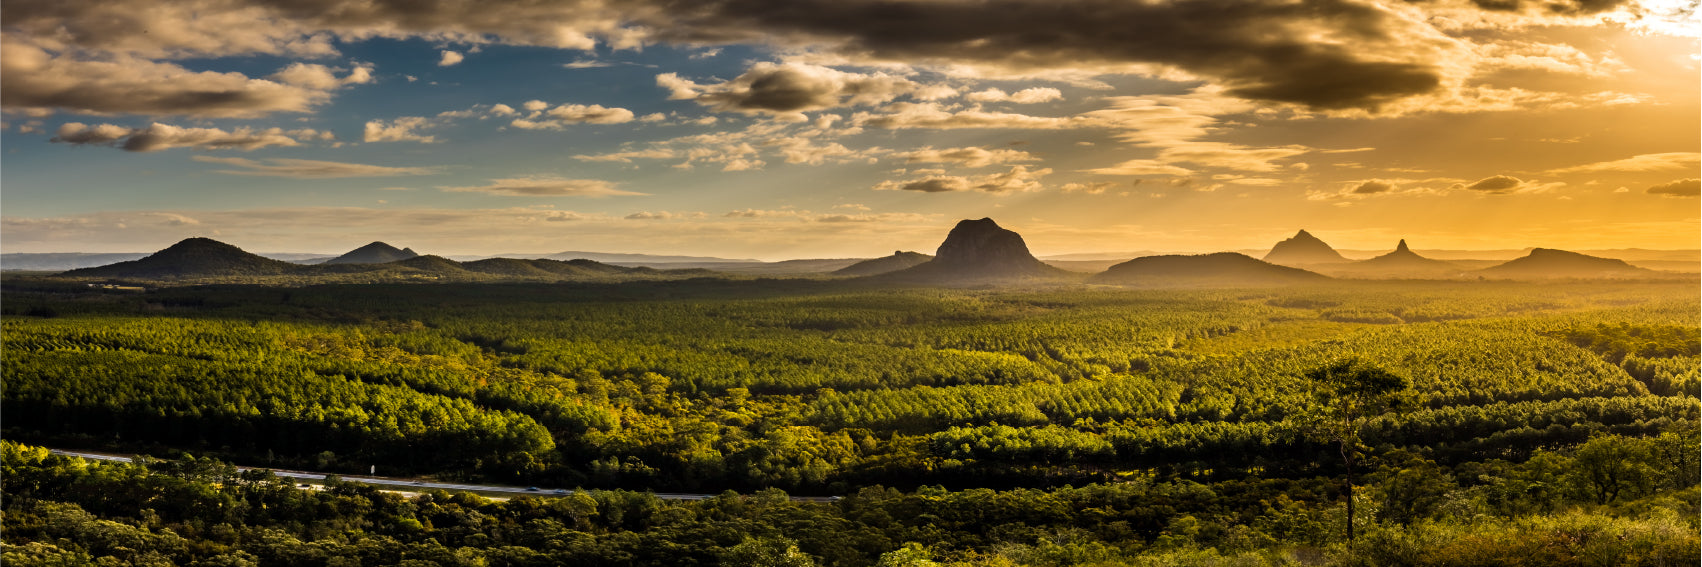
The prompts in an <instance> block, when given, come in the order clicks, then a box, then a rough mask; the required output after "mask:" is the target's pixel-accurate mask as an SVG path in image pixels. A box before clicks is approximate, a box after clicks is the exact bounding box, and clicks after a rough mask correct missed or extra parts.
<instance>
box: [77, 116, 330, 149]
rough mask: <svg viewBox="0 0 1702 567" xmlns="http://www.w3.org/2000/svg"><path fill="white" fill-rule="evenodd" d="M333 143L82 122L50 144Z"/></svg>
mask: <svg viewBox="0 0 1702 567" xmlns="http://www.w3.org/2000/svg"><path fill="white" fill-rule="evenodd" d="M331 139H333V137H332V135H331V133H330V132H321V131H318V130H313V129H309V128H303V129H300V130H287V131H286V130H284V129H282V128H268V129H265V130H254V129H252V128H238V129H235V130H229V131H227V130H220V129H218V128H183V127H178V126H172V125H170V124H159V123H154V124H150V125H148V127H147V128H126V127H123V126H117V125H114V124H100V125H96V126H90V125H87V124H83V123H81V122H67V123H65V124H63V125H61V126H60V127H59V134H58V135H57V136H54V137H53V138H52V139H51V140H50V141H52V142H54V143H59V144H71V145H77V146H82V145H96V146H112V147H117V148H122V149H124V150H125V151H130V152H157V151H160V150H168V149H172V148H195V149H200V150H257V149H260V148H265V147H271V146H283V147H291V146H298V145H301V141H306V140H331Z"/></svg>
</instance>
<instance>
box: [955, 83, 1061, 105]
mask: <svg viewBox="0 0 1702 567" xmlns="http://www.w3.org/2000/svg"><path fill="white" fill-rule="evenodd" d="M963 98H965V99H967V100H969V101H970V102H1014V103H1018V104H1035V103H1040V102H1052V101H1054V100H1064V93H1063V91H1060V90H1058V89H1054V88H1051V87H1034V88H1029V89H1023V90H1020V91H1017V92H1016V93H1015V94H1010V93H1006V92H1005V91H1003V90H1000V89H987V90H984V91H979V92H973V93H969V94H966V95H963Z"/></svg>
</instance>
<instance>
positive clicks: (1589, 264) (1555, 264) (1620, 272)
mask: <svg viewBox="0 0 1702 567" xmlns="http://www.w3.org/2000/svg"><path fill="white" fill-rule="evenodd" d="M1476 273H1477V274H1478V275H1482V276H1484V277H1495V278H1514V279H1556V278H1592V279H1595V278H1609V279H1634V278H1651V277H1659V276H1661V275H1663V274H1662V273H1661V272H1657V271H1654V270H1649V269H1645V268H1639V267H1636V266H1632V265H1631V264H1627V263H1625V261H1624V260H1616V259H1613V258H1600V257H1596V256H1590V255H1587V254H1579V253H1577V252H1568V251H1565V250H1552V249H1548V248H1537V249H1534V250H1531V253H1530V254H1529V255H1526V256H1525V257H1523V258H1517V259H1514V260H1511V261H1508V262H1507V263H1505V264H1501V265H1499V266H1493V267H1490V268H1485V269H1482V270H1478V271H1477V272H1476Z"/></svg>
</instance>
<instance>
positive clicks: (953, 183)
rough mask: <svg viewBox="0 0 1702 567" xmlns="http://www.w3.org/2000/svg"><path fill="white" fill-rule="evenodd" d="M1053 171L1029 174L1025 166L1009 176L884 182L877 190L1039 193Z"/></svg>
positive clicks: (877, 186) (949, 176)
mask: <svg viewBox="0 0 1702 567" xmlns="http://www.w3.org/2000/svg"><path fill="white" fill-rule="evenodd" d="M1051 173H1052V170H1051V169H1038V170H1032V171H1031V170H1029V169H1028V168H1027V167H1025V166H1021V165H1018V166H1015V167H1012V168H1011V170H1010V171H1008V172H1005V173H992V174H987V175H974V176H957V175H928V176H925V177H920V178H915V179H910V180H907V181H883V182H881V183H880V184H879V185H876V186H875V189H876V190H882V191H894V190H896V191H920V192H923V193H947V192H958V191H981V192H984V193H1016V192H1024V191H1039V190H1041V189H1044V187H1043V186H1042V185H1041V184H1040V178H1041V177H1043V176H1046V175H1048V174H1051Z"/></svg>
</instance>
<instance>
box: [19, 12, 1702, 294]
mask: <svg viewBox="0 0 1702 567" xmlns="http://www.w3.org/2000/svg"><path fill="white" fill-rule="evenodd" d="M0 11H3V12H4V13H5V19H4V20H3V22H0V24H3V25H0V113H3V124H0V126H3V128H0V250H3V251H5V252H145V251H152V250H157V249H160V248H163V247H165V246H168V245H170V244H171V243H173V242H176V241H178V240H181V239H183V238H188V237H193V236H205V237H210V238H215V239H218V240H221V241H224V242H228V243H231V244H234V245H237V246H239V247H242V248H244V249H247V250H250V251H257V252H318V253H340V252H344V251H347V250H350V249H353V248H355V247H358V246H360V245H363V244H366V243H368V242H372V241H380V240H381V241H385V242H388V243H390V244H393V245H395V246H398V247H403V246H406V247H411V248H413V249H415V250H418V251H420V252H422V253H433V254H443V255H472V254H547V253H555V252H562V251H595V252H635V253H652V254H689V255H704V256H719V257H728V258H758V259H765V260H779V259H789V258H823V257H874V256H882V255H886V254H889V253H891V252H892V251H894V250H914V251H921V252H927V253H931V252H932V251H933V249H934V248H935V247H937V246H938V245H939V242H940V241H941V240H942V239H943V238H944V235H945V233H946V232H947V231H948V230H949V229H950V227H951V226H952V225H953V224H955V223H956V222H957V221H958V220H961V219H973V218H981V217H990V218H993V219H994V220H996V221H997V222H998V223H999V224H1000V225H1001V226H1004V227H1005V228H1009V229H1012V230H1015V231H1017V232H1019V233H1021V234H1022V235H1023V236H1024V238H1025V239H1026V240H1027V242H1028V245H1029V248H1030V249H1031V250H1032V251H1034V252H1035V253H1036V254H1038V255H1050V254H1070V253H1085V252H1113V253H1114V252H1119V251H1165V252H1193V253H1203V252H1212V251H1219V250H1233V249H1258V248H1268V247H1269V246H1271V245H1272V244H1274V243H1275V242H1276V241H1278V240H1281V239H1283V238H1286V237H1288V236H1291V235H1293V234H1294V233H1295V232H1296V231H1297V230H1300V229H1306V230H1307V231H1308V232H1311V233H1312V234H1314V235H1317V236H1318V237H1320V238H1322V239H1324V240H1325V241H1327V242H1329V243H1330V244H1332V245H1333V246H1335V247H1337V248H1343V249H1359V250H1386V249H1392V248H1394V245H1395V242H1396V241H1397V240H1399V239H1402V238H1404V239H1407V241H1408V242H1409V244H1411V245H1412V246H1413V247H1414V248H1417V249H1427V248H1428V249H1468V250H1469V249H1514V248H1524V247H1532V246H1540V247H1549V248H1562V249H1574V250H1579V249H1584V250H1587V249H1607V248H1651V249H1695V248H1697V247H1698V241H1699V238H1702V222H1699V217H1702V215H1699V213H1698V211H1699V207H1698V196H1697V195H1698V185H1699V182H1698V178H1699V177H1702V175H1699V172H1698V169H1699V167H1702V165H1699V154H1698V151H1699V144H1702V142H1699V140H1702V113H1699V108H1702V97H1699V90H1702V75H1699V73H1698V65H1699V63H1702V62H1699V47H1698V39H1697V38H1698V35H1699V33H1698V32H1699V30H1702V24H1699V20H1698V17H1697V14H1696V3H1695V2H1694V1H1683V0H1677V1H1675V0H1184V1H1174V0H690V1H685V0H562V1H559V2H536V1H531V0H479V1H475V0H358V1H356V0H182V1H141V0H4V1H3V2H0Z"/></svg>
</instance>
